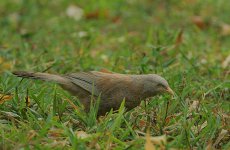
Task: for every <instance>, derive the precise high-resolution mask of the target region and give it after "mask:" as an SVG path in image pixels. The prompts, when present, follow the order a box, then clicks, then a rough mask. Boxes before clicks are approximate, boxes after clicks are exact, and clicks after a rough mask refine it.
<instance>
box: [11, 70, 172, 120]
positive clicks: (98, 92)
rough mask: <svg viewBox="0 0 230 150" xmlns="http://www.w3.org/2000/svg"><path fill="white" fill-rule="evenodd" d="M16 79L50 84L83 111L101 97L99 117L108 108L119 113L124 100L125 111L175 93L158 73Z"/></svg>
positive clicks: (26, 74)
mask: <svg viewBox="0 0 230 150" xmlns="http://www.w3.org/2000/svg"><path fill="white" fill-rule="evenodd" d="M12 73H13V74H14V75H16V76H17V77H22V78H31V79H38V80H44V81H52V82H55V83H57V84H59V85H60V86H61V87H62V88H63V89H64V90H66V91H68V92H69V93H70V94H72V95H74V96H76V97H77V98H78V99H79V101H80V102H81V104H83V106H84V110H85V111H86V112H88V111H89V110H90V103H91V99H92V96H93V97H94V98H100V101H99V107H98V114H97V115H99V116H103V115H105V114H106V113H107V112H109V111H110V110H111V109H113V110H118V109H119V107H120V105H121V103H122V101H123V100H125V108H126V109H127V110H131V109H133V108H135V107H137V106H138V105H139V104H140V102H141V101H142V100H145V99H147V98H150V97H154V96H156V95H159V94H163V93H169V94H171V95H173V94H174V92H173V90H172V89H171V88H170V86H169V84H168V82H167V81H166V79H164V78H163V77H161V76H160V75H157V74H140V75H139V74H120V73H115V72H109V71H88V72H77V73H69V74H63V75H59V74H50V73H41V72H30V71H29V72H28V71H14V72H12Z"/></svg>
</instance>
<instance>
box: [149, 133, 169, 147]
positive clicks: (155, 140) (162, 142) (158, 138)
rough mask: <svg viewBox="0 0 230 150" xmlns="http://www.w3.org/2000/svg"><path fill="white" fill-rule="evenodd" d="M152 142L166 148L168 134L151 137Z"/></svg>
mask: <svg viewBox="0 0 230 150" xmlns="http://www.w3.org/2000/svg"><path fill="white" fill-rule="evenodd" d="M150 139H151V142H153V143H154V144H155V145H159V146H160V147H161V148H164V147H165V145H166V143H167V138H166V135H161V136H155V137H151V138H150Z"/></svg>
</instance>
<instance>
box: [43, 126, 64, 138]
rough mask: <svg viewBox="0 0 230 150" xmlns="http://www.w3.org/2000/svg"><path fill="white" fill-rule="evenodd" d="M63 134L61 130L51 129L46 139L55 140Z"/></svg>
mask: <svg viewBox="0 0 230 150" xmlns="http://www.w3.org/2000/svg"><path fill="white" fill-rule="evenodd" d="M63 133H64V130H63V129H58V128H51V129H50V130H49V131H48V135H47V136H48V137H49V138H57V137H62V136H63Z"/></svg>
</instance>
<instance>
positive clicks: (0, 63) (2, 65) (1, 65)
mask: <svg viewBox="0 0 230 150" xmlns="http://www.w3.org/2000/svg"><path fill="white" fill-rule="evenodd" d="M12 66H13V65H12V64H11V63H10V62H9V61H6V60H5V59H4V58H2V57H0V73H1V72H3V71H4V70H8V69H11V67H12Z"/></svg>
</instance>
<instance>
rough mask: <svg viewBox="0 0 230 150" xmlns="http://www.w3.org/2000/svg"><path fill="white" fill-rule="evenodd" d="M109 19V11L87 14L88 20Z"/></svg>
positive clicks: (96, 11)
mask: <svg viewBox="0 0 230 150" xmlns="http://www.w3.org/2000/svg"><path fill="white" fill-rule="evenodd" d="M100 17H102V18H109V11H108V10H106V9H104V10H95V11H92V12H89V13H86V14H85V18H86V19H98V18H100Z"/></svg>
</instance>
